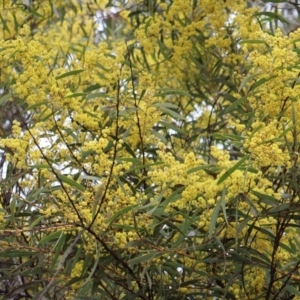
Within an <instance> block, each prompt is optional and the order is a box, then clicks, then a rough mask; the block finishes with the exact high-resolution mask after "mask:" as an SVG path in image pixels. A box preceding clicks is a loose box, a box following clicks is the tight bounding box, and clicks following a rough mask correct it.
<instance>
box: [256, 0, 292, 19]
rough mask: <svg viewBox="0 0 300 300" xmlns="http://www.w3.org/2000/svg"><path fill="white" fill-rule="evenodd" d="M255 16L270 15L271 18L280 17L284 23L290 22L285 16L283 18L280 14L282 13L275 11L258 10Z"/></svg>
mask: <svg viewBox="0 0 300 300" xmlns="http://www.w3.org/2000/svg"><path fill="white" fill-rule="evenodd" d="M274 1H275V0H273V1H269V2H274ZM280 2H282V1H280ZM277 3H279V2H277ZM254 16H256V17H257V16H266V17H269V18H271V19H275V20H276V19H278V20H280V21H281V22H282V23H285V24H289V22H288V21H287V20H286V19H285V18H283V17H282V16H280V15H278V14H276V13H274V12H271V11H262V12H257V13H255V14H254Z"/></svg>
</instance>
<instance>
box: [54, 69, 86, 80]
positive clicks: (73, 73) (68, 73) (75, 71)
mask: <svg viewBox="0 0 300 300" xmlns="http://www.w3.org/2000/svg"><path fill="white" fill-rule="evenodd" d="M83 71H84V70H73V71H70V72H66V73H64V74H61V75H59V76H56V77H55V79H56V80H57V79H62V78H65V77H68V76H73V75H77V74H80V73H82V72H83Z"/></svg>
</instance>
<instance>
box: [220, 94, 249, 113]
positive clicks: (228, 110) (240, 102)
mask: <svg viewBox="0 0 300 300" xmlns="http://www.w3.org/2000/svg"><path fill="white" fill-rule="evenodd" d="M246 99H247V96H244V97H242V98H240V99H239V100H237V101H235V102H233V103H232V104H231V105H229V106H228V107H227V108H226V110H225V113H226V114H227V113H229V112H231V111H232V110H234V109H235V108H236V107H237V106H240V105H241V104H242V103H244V101H245V100H246Z"/></svg>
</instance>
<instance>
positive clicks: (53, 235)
mask: <svg viewBox="0 0 300 300" xmlns="http://www.w3.org/2000/svg"><path fill="white" fill-rule="evenodd" d="M61 233H62V232H61V231H55V232H53V233H50V234H49V235H47V236H45V237H44V238H42V239H41V240H40V242H39V245H42V244H45V243H48V242H50V241H52V240H56V239H58V238H59V237H60V235H61Z"/></svg>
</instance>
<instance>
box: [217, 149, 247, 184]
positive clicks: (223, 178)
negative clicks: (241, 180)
mask: <svg viewBox="0 0 300 300" xmlns="http://www.w3.org/2000/svg"><path fill="white" fill-rule="evenodd" d="M247 159H249V155H246V156H245V157H243V158H242V159H241V160H240V161H238V162H237V163H236V164H235V165H234V166H233V167H232V168H230V169H229V170H227V171H226V172H225V173H224V174H223V175H222V176H221V177H220V178H219V180H218V182H217V184H221V183H222V182H223V181H224V180H226V179H227V178H228V177H229V176H230V175H231V174H232V173H233V172H234V171H236V170H237V169H238V168H239V167H240V166H241V165H242V164H243V163H244V162H245V161H246V160H247Z"/></svg>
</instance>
